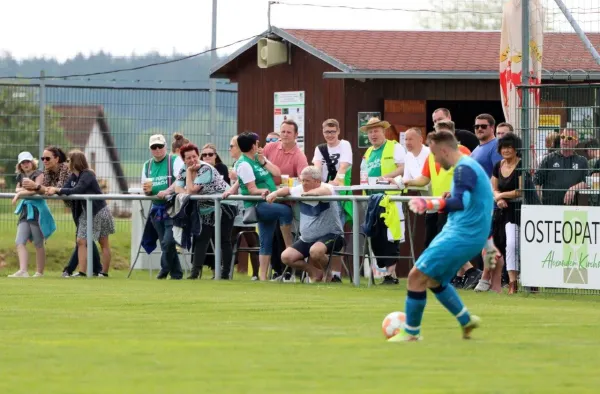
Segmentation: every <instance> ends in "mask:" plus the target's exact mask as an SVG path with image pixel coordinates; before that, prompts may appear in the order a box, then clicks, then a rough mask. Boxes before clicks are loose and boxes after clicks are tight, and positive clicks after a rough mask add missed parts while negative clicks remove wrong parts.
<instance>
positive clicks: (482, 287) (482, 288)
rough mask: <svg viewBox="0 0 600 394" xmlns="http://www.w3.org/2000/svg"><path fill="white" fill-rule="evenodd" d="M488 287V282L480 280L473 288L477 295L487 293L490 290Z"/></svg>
mask: <svg viewBox="0 0 600 394" xmlns="http://www.w3.org/2000/svg"><path fill="white" fill-rule="evenodd" d="M490 286H491V284H490V281H489V280H485V279H480V280H479V283H477V286H475V291H476V292H478V293H479V292H484V291H488V290H489V289H490Z"/></svg>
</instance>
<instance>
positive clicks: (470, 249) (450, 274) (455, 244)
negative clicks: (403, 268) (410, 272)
mask: <svg viewBox="0 0 600 394" xmlns="http://www.w3.org/2000/svg"><path fill="white" fill-rule="evenodd" d="M461 238H462V239H459V237H450V236H448V235H444V234H443V233H440V234H439V235H438V236H437V237H435V238H434V240H433V241H432V242H431V244H429V246H428V247H427V249H425V250H424V251H423V253H422V254H421V256H419V259H418V260H417V262H416V264H415V267H416V268H417V269H418V270H419V271H421V272H422V273H424V274H425V275H427V276H428V277H430V278H432V279H434V280H436V281H437V282H439V283H440V285H442V286H445V285H447V284H449V283H450V282H451V281H452V279H453V278H454V277H455V276H456V273H457V272H458V270H460V268H461V267H462V266H463V265H465V263H466V262H468V261H469V260H471V259H472V258H473V256H476V255H478V254H479V253H481V251H482V249H483V248H484V246H485V243H486V241H487V238H485V239H483V240H473V238H467V239H465V238H463V237H461ZM466 241H469V242H466Z"/></svg>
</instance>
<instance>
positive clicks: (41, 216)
mask: <svg viewBox="0 0 600 394" xmlns="http://www.w3.org/2000/svg"><path fill="white" fill-rule="evenodd" d="M16 173H17V188H16V190H15V191H16V195H15V197H14V198H13V201H12V202H13V204H16V203H17V201H18V200H19V199H20V198H22V197H26V196H33V195H34V194H36V192H35V191H28V190H26V189H25V188H23V180H24V179H31V180H32V181H34V182H35V184H36V185H42V184H43V183H44V173H43V172H42V171H40V170H39V169H38V161H37V160H35V159H34V158H33V155H32V154H31V153H29V152H21V153H19V157H18V159H17V167H16ZM15 214H17V215H19V222H18V224H17V238H16V240H15V243H16V245H17V255H18V256H19V270H18V271H17V272H15V273H14V274H12V275H9V278H26V277H29V273H28V272H27V266H28V264H29V253H28V252H27V247H26V245H27V241H31V242H32V243H33V244H34V246H35V260H36V271H35V274H34V275H33V277H34V278H39V277H41V276H43V275H44V267H45V265H46V249H45V248H44V242H45V240H46V239H48V237H50V235H52V233H54V231H55V230H56V224H55V223H54V218H53V217H52V213H50V209H49V208H48V204H47V203H46V201H45V200H32V199H27V198H25V199H23V200H21V202H20V203H19V205H18V206H17V209H16V210H15Z"/></svg>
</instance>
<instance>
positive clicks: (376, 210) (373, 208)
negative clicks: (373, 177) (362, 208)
mask: <svg viewBox="0 0 600 394" xmlns="http://www.w3.org/2000/svg"><path fill="white" fill-rule="evenodd" d="M382 199H383V194H373V195H371V196H370V197H369V202H368V204H367V212H366V214H365V222H364V223H363V224H362V225H361V230H362V232H363V233H364V234H365V235H366V236H367V237H374V236H376V235H377V234H375V228H376V227H375V225H376V224H377V222H378V221H379V220H381V214H382V213H383V212H384V208H383V207H381V206H380V205H379V203H380V202H381V200H382Z"/></svg>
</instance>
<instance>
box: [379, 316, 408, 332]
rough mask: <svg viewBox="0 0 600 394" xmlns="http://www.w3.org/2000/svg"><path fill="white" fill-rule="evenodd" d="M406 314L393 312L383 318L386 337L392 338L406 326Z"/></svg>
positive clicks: (383, 329)
mask: <svg viewBox="0 0 600 394" xmlns="http://www.w3.org/2000/svg"><path fill="white" fill-rule="evenodd" d="M405 322H406V314H405V313H404V312H392V313H390V314H389V315H387V316H386V317H385V319H383V323H381V330H382V331H383V335H385V337H386V338H388V339H389V338H391V337H393V336H394V335H396V334H398V333H399V332H400V330H402V329H403V328H404V323H405Z"/></svg>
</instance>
